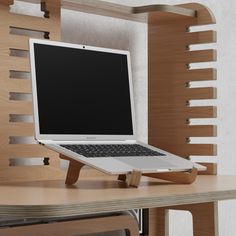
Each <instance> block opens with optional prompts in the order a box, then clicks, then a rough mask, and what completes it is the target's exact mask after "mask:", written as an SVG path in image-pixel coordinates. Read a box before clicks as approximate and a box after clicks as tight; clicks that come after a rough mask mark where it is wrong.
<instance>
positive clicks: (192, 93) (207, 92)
mask: <svg viewBox="0 0 236 236" xmlns="http://www.w3.org/2000/svg"><path fill="white" fill-rule="evenodd" d="M186 91H187V96H188V97H189V100H198V99H216V98H217V89H216V88H211V87H209V88H189V89H186Z"/></svg>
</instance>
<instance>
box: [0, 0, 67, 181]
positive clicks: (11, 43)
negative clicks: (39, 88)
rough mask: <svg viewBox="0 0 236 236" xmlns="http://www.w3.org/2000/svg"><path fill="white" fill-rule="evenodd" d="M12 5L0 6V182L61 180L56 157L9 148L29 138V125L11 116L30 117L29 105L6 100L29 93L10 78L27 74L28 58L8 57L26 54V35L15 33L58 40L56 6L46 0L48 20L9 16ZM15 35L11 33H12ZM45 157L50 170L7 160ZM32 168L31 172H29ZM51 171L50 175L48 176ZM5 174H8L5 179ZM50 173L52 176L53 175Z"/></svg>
mask: <svg viewBox="0 0 236 236" xmlns="http://www.w3.org/2000/svg"><path fill="white" fill-rule="evenodd" d="M11 3H12V1H1V3H0V33H1V38H0V61H1V63H0V72H1V77H0V83H1V89H0V98H1V99H0V110H1V114H0V129H1V133H0V140H1V146H0V153H1V157H0V164H1V171H0V180H1V181H6V180H7V181H12V180H17V181H18V180H20V181H23V180H27V179H37V178H38V179H39V180H40V179H46V178H48V179H55V177H56V176H65V174H64V173H63V172H61V171H60V169H59V158H58V154H56V153H54V152H52V151H49V150H47V149H45V148H43V147H39V146H38V145H36V144H33V145H32V144H21V143H18V144H9V140H10V137H12V136H16V137H24V136H29V137H30V136H33V135H34V129H33V124H32V123H30V122H9V119H10V115H11V114H19V115H21V114H22V115H32V103H31V101H20V100H10V94H11V93H12V92H16V93H27V94H30V93H31V82H30V80H28V79H27V80H26V79H12V78H10V75H11V71H19V72H21V71H22V72H29V71H30V67H29V58H28V57H16V56H10V50H12V49H20V50H27V51H28V40H29V37H30V36H29V35H28V36H27V35H21V33H20V32H19V29H28V30H31V31H33V32H42V34H41V35H42V36H43V35H44V33H43V32H47V34H49V37H50V39H54V40H58V39H60V2H59V1H56V0H47V1H46V2H45V6H44V8H45V11H46V10H47V11H49V15H50V18H40V17H34V16H27V15H21V14H16V13H11V12H9V10H10V9H9V4H11ZM13 28H15V29H18V31H14V33H13V31H12V29H13ZM28 157H49V158H50V159H49V163H50V168H51V169H49V168H47V167H45V166H37V167H35V166H33V167H31V166H27V167H26V166H24V167H19V168H15V167H10V166H9V158H28ZM31 168H32V169H31ZM50 171H52V173H51V174H49V172H50ZM7 172H8V173H9V174H8V175H7ZM53 173H54V175H55V176H54V175H53Z"/></svg>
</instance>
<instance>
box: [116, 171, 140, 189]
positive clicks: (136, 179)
mask: <svg viewBox="0 0 236 236" xmlns="http://www.w3.org/2000/svg"><path fill="white" fill-rule="evenodd" d="M141 177H142V173H141V172H140V171H138V170H134V171H132V173H131V174H127V175H119V176H118V180H120V181H124V182H125V181H126V182H127V184H128V186H131V187H135V188H138V186H139V184H140V180H141Z"/></svg>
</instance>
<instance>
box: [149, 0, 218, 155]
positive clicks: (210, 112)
mask: <svg viewBox="0 0 236 236" xmlns="http://www.w3.org/2000/svg"><path fill="white" fill-rule="evenodd" d="M183 7H186V8H191V9H194V10H195V9H196V10H197V17H195V18H188V19H181V20H175V21H172V20H169V19H167V18H165V19H164V18H163V19H162V20H161V23H160V22H155V21H153V20H152V19H151V18H152V15H150V21H151V24H149V25H148V36H149V37H148V60H149V65H148V74H149V87H148V91H149V93H148V100H149V103H148V130H149V143H150V144H151V145H154V146H157V147H160V148H163V149H166V150H168V151H171V152H173V153H176V154H178V155H180V156H183V157H188V156H187V154H189V155H191V154H192V153H198V155H204V156H205V155H206V153H207V154H208V155H209V154H210V155H215V154H216V152H215V148H214V146H213V145H209V146H204V145H203V146H202V147H204V148H203V149H201V150H199V151H197V146H194V145H189V144H188V142H187V140H188V138H189V137H213V136H216V127H215V126H212V125H205V126H202V125H189V124H188V120H189V119H190V118H207V117H208V118H213V117H216V108H215V107H213V106H208V107H190V106H189V104H188V102H189V101H190V100H199V99H200V100H201V99H216V97H217V94H216V88H211V87H209V88H189V87H188V86H186V83H188V82H190V81H201V80H213V79H216V70H215V69H195V70H190V69H188V67H187V66H186V65H188V64H189V63H191V62H206V61H214V60H216V51H215V50H211V49H209V50H200V51H188V49H187V47H188V45H190V44H192V43H194V44H198V43H199V44H201V43H203V42H204V40H206V41H208V42H215V41H216V33H215V32H214V31H208V32H197V33H196V32H195V33H191V32H188V31H186V26H188V27H189V26H191V25H198V24H203V22H204V20H205V23H206V24H208V23H210V17H211V13H207V10H205V9H204V6H202V5H200V4H190V5H188V4H184V5H183ZM198 11H199V12H198ZM204 12H205V13H204ZM205 14H206V16H205ZM214 20H215V19H214V18H212V19H211V23H214ZM173 34H174V36H175V37H174V40H171V39H173ZM163 45H164V46H163ZM199 148H201V146H199ZM204 153H205V154H204Z"/></svg>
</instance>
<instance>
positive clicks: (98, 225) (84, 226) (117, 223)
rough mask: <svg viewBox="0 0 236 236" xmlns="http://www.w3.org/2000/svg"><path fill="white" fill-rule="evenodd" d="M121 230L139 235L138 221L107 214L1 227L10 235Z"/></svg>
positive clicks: (1, 231)
mask: <svg viewBox="0 0 236 236" xmlns="http://www.w3.org/2000/svg"><path fill="white" fill-rule="evenodd" d="M120 230H122V231H126V232H127V233H128V235H130V236H137V235H139V228H138V224H137V221H136V219H134V217H133V216H131V215H117V216H105V217H99V218H89V219H79V220H72V221H66V222H65V221H64V222H54V223H53V224H38V225H33V226H23V227H18V228H7V229H0V234H1V235H8V236H28V235H35V236H41V235H42V234H43V235H44V236H52V235H57V236H65V235H66V236H74V235H87V234H95V233H105V232H112V231H120ZM118 233H119V232H118Z"/></svg>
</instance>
